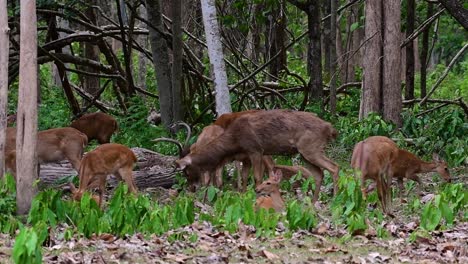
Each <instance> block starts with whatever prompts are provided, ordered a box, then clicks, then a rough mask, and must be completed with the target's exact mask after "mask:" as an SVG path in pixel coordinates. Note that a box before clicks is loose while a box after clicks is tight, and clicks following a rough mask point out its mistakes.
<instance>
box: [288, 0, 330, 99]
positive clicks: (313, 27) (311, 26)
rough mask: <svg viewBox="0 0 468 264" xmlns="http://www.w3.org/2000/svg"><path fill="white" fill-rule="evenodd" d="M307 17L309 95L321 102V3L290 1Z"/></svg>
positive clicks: (308, 0) (306, 0)
mask: <svg viewBox="0 0 468 264" xmlns="http://www.w3.org/2000/svg"><path fill="white" fill-rule="evenodd" d="M288 1H289V2H290V3H291V4H293V5H295V6H297V7H298V8H299V9H301V10H302V11H304V12H305V13H306V15H307V28H308V30H309V31H308V32H309V34H308V35H309V47H308V52H307V69H308V72H309V75H310V81H309V93H310V95H306V96H310V97H311V98H312V99H314V100H319V99H321V98H322V95H323V85H322V50H321V43H320V20H321V15H320V1H315V0H304V1H302V0H288Z"/></svg>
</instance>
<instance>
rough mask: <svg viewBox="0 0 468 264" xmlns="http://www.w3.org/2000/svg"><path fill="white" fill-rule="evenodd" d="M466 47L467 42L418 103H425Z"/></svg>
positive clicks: (467, 45) (467, 46)
mask: <svg viewBox="0 0 468 264" xmlns="http://www.w3.org/2000/svg"><path fill="white" fill-rule="evenodd" d="M467 48H468V43H467V44H465V46H463V48H461V49H460V50H459V51H458V53H457V54H456V55H455V57H453V59H452V61H451V62H450V64H449V65H448V66H447V68H446V69H445V71H444V73H443V74H442V76H440V78H439V79H438V80H437V82H436V83H435V84H434V86H432V89H431V90H430V91H429V92H428V93H427V95H426V96H425V97H424V98H423V99H422V100H421V102H419V105H423V104H424V103H426V101H427V99H428V98H429V97H430V96H431V95H432V93H434V91H435V89H436V88H437V87H438V86H439V85H440V83H442V81H443V80H444V79H445V77H447V75H448V73H449V71H450V69H451V68H452V67H453V65H455V62H456V61H457V60H458V58H460V57H461V55H462V54H463V52H465V50H466V49H467Z"/></svg>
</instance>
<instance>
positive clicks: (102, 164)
mask: <svg viewBox="0 0 468 264" xmlns="http://www.w3.org/2000/svg"><path fill="white" fill-rule="evenodd" d="M136 161H137V158H136V156H135V154H134V153H133V152H132V151H131V150H130V149H129V148H127V147H126V146H123V145H120V144H115V143H109V144H103V145H100V146H99V147H97V148H96V149H95V150H93V151H91V152H88V153H87V154H86V155H85V156H84V157H83V159H82V161H81V167H80V173H79V178H80V187H79V188H78V189H76V188H75V186H74V185H73V184H70V188H71V191H72V193H73V199H74V200H80V199H81V196H82V195H83V193H84V192H85V191H87V190H92V189H95V188H98V195H99V201H98V204H99V206H101V204H102V196H103V194H104V191H105V187H106V182H107V175H109V174H113V175H114V176H115V177H116V178H117V179H119V180H124V181H125V183H126V184H127V185H128V189H129V191H130V192H132V193H137V187H136V185H135V182H134V179H133V173H132V171H133V167H134V165H135V162H136Z"/></svg>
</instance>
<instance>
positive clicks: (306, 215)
mask: <svg viewBox="0 0 468 264" xmlns="http://www.w3.org/2000/svg"><path fill="white" fill-rule="evenodd" d="M286 219H287V220H288V225H289V229H290V230H297V229H304V230H310V229H312V228H313V227H315V226H316V225H317V218H316V216H315V213H314V209H313V204H312V201H311V200H310V198H309V197H306V199H305V201H304V202H302V203H299V202H298V201H297V200H294V201H292V202H291V203H289V204H288V205H287V207H286Z"/></svg>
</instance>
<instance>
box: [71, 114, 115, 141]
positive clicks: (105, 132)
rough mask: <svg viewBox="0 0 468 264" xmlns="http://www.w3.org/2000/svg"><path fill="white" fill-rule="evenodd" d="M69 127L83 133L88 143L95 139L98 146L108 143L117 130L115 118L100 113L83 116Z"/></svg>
mask: <svg viewBox="0 0 468 264" xmlns="http://www.w3.org/2000/svg"><path fill="white" fill-rule="evenodd" d="M70 126H71V127H73V128H76V129H78V130H79V131H81V132H83V133H85V134H86V136H88V141H91V140H93V139H97V141H98V142H99V144H105V143H109V142H110V138H111V136H112V134H113V133H114V132H115V131H116V130H117V129H118V125H117V121H116V120H115V118H113V117H112V116H110V115H108V114H105V113H102V112H96V113H91V114H86V115H83V116H82V117H80V118H78V119H77V120H75V121H73V122H72V123H71V125H70Z"/></svg>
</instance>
